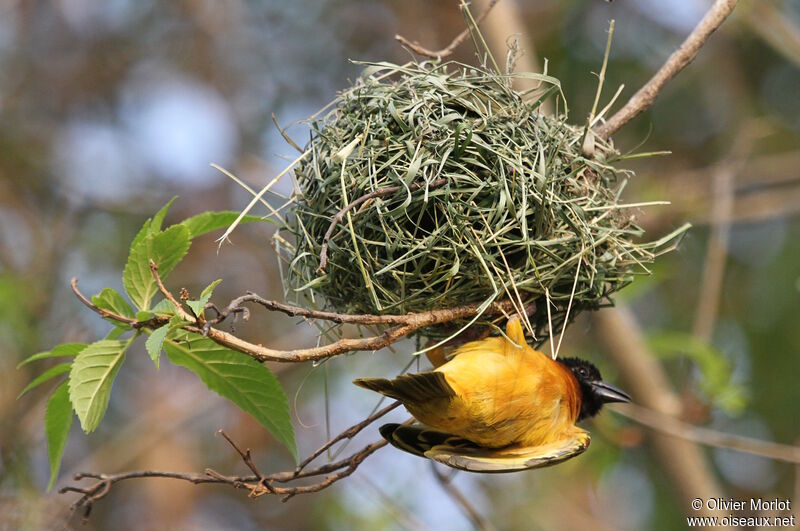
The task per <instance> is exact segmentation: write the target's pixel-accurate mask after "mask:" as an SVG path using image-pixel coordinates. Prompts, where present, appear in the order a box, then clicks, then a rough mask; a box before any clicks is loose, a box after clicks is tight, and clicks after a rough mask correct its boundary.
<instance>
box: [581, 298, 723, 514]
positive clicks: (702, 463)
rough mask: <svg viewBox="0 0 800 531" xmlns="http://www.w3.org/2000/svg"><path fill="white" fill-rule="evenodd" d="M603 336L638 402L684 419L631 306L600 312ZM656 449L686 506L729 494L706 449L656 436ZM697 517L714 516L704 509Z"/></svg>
mask: <svg viewBox="0 0 800 531" xmlns="http://www.w3.org/2000/svg"><path fill="white" fill-rule="evenodd" d="M593 320H594V323H595V325H596V326H595V330H596V331H597V337H598V339H599V340H600V341H601V343H603V345H604V346H605V350H606V352H608V354H609V356H611V358H612V359H613V360H614V364H615V366H616V367H617V368H618V369H619V371H620V377H621V378H622V380H623V381H624V382H625V386H626V388H627V389H628V390H629V391H630V394H631V396H633V397H634V400H635V401H636V402H637V403H639V404H641V405H642V406H644V407H646V408H648V409H651V410H654V411H657V412H659V413H661V414H664V415H668V416H670V417H680V416H681V412H682V409H683V408H682V405H681V402H680V399H679V398H678V396H676V395H675V393H674V392H673V391H672V390H671V388H670V384H669V380H668V378H667V375H666V373H665V371H664V369H663V367H661V365H660V364H659V362H658V361H657V358H656V357H655V356H654V355H653V353H652V352H650V349H649V348H648V346H647V343H646V341H645V338H644V335H643V334H642V330H641V328H640V327H639V325H638V324H637V323H636V320H635V318H634V316H633V314H632V313H631V311H630V310H629V309H628V308H626V307H625V306H623V305H621V304H619V305H618V306H617V307H616V308H609V309H605V310H600V311H597V312H594V316H593ZM651 442H652V446H653V451H654V453H655V455H656V457H657V458H658V459H659V461H660V462H661V463H663V470H664V472H665V474H666V475H667V478H668V479H669V480H670V483H671V484H672V486H673V487H674V491H675V493H676V495H677V496H678V498H679V499H680V500H681V502H682V503H683V505H681V507H689V505H688V503H689V501H690V500H691V499H693V498H701V499H709V498H712V497H719V496H724V492H725V491H724V490H723V489H722V487H721V486H720V484H719V483H718V482H717V480H716V478H715V476H714V473H713V471H712V470H711V468H710V466H709V464H708V461H707V460H706V459H705V456H704V455H703V452H702V450H701V449H700V447H699V446H697V445H696V444H694V443H692V442H689V441H687V440H685V439H681V438H676V437H673V436H668V435H663V434H660V433H654V434H652V436H651ZM692 514H693V515H696V516H714V513H713V511H710V510H708V509H707V508H705V507H703V508H701V509H700V510H699V511H697V512H696V513H692Z"/></svg>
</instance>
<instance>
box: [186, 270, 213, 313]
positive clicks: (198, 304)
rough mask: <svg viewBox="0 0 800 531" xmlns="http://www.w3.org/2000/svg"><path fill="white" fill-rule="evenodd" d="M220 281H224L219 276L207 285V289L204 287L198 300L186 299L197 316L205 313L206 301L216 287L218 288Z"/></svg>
mask: <svg viewBox="0 0 800 531" xmlns="http://www.w3.org/2000/svg"><path fill="white" fill-rule="evenodd" d="M220 282H222V279H221V278H218V279H217V280H215V281H214V282H212V283H211V284H209V285H208V286H206V289H204V290H203V292H202V293H200V298H199V299H198V300H196V301H186V305H187V306H188V307H189V308H191V309H192V311H193V312H194V315H195V316H196V317H200V316H202V315H203V310H204V309H205V307H206V303H207V302H208V300H209V299H210V298H211V294H212V293H214V288H216V287H217V285H218V284H219V283H220Z"/></svg>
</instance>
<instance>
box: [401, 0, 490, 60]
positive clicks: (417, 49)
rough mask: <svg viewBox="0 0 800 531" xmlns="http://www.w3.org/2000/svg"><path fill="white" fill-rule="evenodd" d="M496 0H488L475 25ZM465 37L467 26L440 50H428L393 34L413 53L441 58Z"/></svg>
mask: <svg viewBox="0 0 800 531" xmlns="http://www.w3.org/2000/svg"><path fill="white" fill-rule="evenodd" d="M497 2H499V0H489V4H488V5H487V6H486V9H484V10H483V13H481V14H480V15H478V17H477V18H476V19H475V24H476V25H480V23H481V22H483V20H484V19H485V18H486V15H488V14H489V11H491V10H492V8H493V7H494V6H495V4H497ZM467 37H469V28H467V29H465V30H464V31H462V32H461V33H459V34H458V35H456V37H455V38H454V39H453V40H452V42H450V44H448V45H447V46H445V47H444V48H442V49H441V50H429V49H428V48H425V47H424V46H422V45H421V44H419V43H418V42H416V41H414V42H411V41H409V40H408V39H406V38H405V37H403V36H402V35H395V36H394V38H395V40H396V41H397V42H399V43H400V44H402V45H403V46H406V47H408V48H409V49H410V50H411V51H413V52H414V53H416V54H418V55H424V56H425V57H430V58H431V59H441V58H443V57H447V56H449V55H452V54H453V52H454V51H455V49H456V48H458V46H459V45H460V44H461V43H462V42H464V41H465V40H466V39H467Z"/></svg>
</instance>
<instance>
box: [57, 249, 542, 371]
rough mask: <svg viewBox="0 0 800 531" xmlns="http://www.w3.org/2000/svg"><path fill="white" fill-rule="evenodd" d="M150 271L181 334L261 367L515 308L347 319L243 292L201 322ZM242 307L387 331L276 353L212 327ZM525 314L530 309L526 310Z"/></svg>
mask: <svg viewBox="0 0 800 531" xmlns="http://www.w3.org/2000/svg"><path fill="white" fill-rule="evenodd" d="M150 270H151V271H152V273H153V277H154V278H155V280H156V283H157V285H158V288H159V290H160V291H161V293H162V294H163V295H164V297H166V298H167V299H168V300H170V301H171V302H172V303H173V304H174V305H175V308H176V311H177V312H178V313H179V315H180V316H181V318H183V319H184V320H185V321H187V324H184V325H183V326H182V328H183V329H184V330H186V331H188V332H193V333H196V334H201V335H203V336H205V337H208V338H209V339H211V340H213V341H214V342H216V343H218V344H220V345H223V346H225V347H227V348H230V349H233V350H236V351H238V352H241V353H243V354H247V355H248V356H250V357H252V358H254V359H256V360H258V361H260V362H267V361H275V362H294V363H301V362H305V361H320V360H324V359H327V358H332V357H334V356H338V355H340V354H345V353H348V352H358V351H376V350H380V349H382V348H385V347H388V346H389V345H391V344H393V343H395V342H397V341H399V340H400V339H403V338H404V337H406V336H409V335H411V334H413V333H415V332H416V331H418V330H420V329H422V328H426V327H430V326H436V325H441V324H445V323H449V322H452V321H456V320H461V319H470V318H473V317H476V316H478V315H485V316H487V317H496V316H500V315H506V316H508V315H509V314H512V313H514V311H515V306H514V304H513V303H512V302H511V301H502V302H494V303H491V304H489V305H488V306H487V307H486V308H482V307H481V305H478V304H470V305H465V306H458V307H455V308H445V309H441V310H431V311H428V312H420V313H408V314H404V315H366V314H362V315H348V314H339V313H334V312H323V311H317V310H309V309H306V308H300V307H297V306H291V305H288V304H282V303H279V302H276V301H270V300H267V299H264V298H263V297H260V296H259V295H257V294H255V293H248V294H246V295H243V296H241V297H238V298H236V299H234V300H233V301H231V303H230V304H229V305H228V306H227V307H226V308H225V309H224V310H221V311H220V310H219V309H218V308H217V307H216V306H214V305H213V304H211V305H208V306H207V307H208V308H210V309H213V310H215V311H216V312H217V317H216V318H215V319H211V320H208V321H206V320H205V319H204V318H202V317H196V316H194V315H191V314H189V313H188V312H187V311H186V310H184V309H183V306H182V304H181V303H180V302H178V299H176V298H175V296H174V295H173V294H172V293H171V292H170V291H169V290H168V289H167V288H166V287H165V286H164V283H163V281H162V279H161V277H160V276H159V274H158V266H157V265H156V264H154V263H152V262H151V264H150ZM71 286H72V291H73V292H74V293H75V295H76V296H77V297H78V299H80V301H81V302H82V303H83V304H84V305H86V306H87V307H88V308H90V309H91V310H92V311H94V312H96V313H97V314H98V315H100V316H101V317H103V318H105V319H112V320H114V321H119V322H121V323H125V324H127V325H129V326H131V327H133V328H135V329H141V328H158V327H159V326H161V325H163V324H165V323H167V322H168V321H169V318H168V317H166V316H156V317H153V318H151V319H147V320H144V321H139V320H137V319H134V318H131V317H126V316H124V315H120V314H117V313H115V312H113V311H111V310H108V309H105V308H100V307H98V306H97V305H95V304H94V303H92V301H91V300H89V298H87V297H86V296H85V295H84V294H83V293H81V292H80V290H78V280H77V278H73V279H72V282H71ZM246 302H253V303H257V304H260V305H261V306H263V307H264V308H267V309H268V310H273V311H278V312H282V313H285V314H287V315H291V316H299V317H304V318H306V319H322V320H326V321H332V322H335V323H351V324H360V325H386V326H389V328H386V329H385V330H384V331H383V332H382V333H380V334H379V335H375V336H370V337H363V338H358V339H351V338H344V339H340V340H338V341H335V342H333V343H330V344H328V345H323V346H320V347H312V348H306V349H295V350H275V349H271V348H268V347H264V346H262V345H256V344H254V343H250V342H248V341H245V340H243V339H241V338H239V337H237V336H235V335H233V334H231V333H229V332H225V331H223V330H219V329H217V328H214V327H213V326H212V325H214V324H218V323H220V322H222V321H224V320H225V319H226V318H227V317H229V316H231V315H233V316H234V317H235V316H236V315H238V314H242V315H243V317H244V318H245V319H246V318H248V316H249V311H248V310H247V309H246V308H244V307H243V306H242V304H244V303H246ZM529 311H535V310H533V309H531V310H529Z"/></svg>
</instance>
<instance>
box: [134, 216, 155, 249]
mask: <svg viewBox="0 0 800 531" xmlns="http://www.w3.org/2000/svg"><path fill="white" fill-rule="evenodd" d="M152 223H153V220H152V219H151V218H147V220H146V221H145V222H144V223H142V227H141V228H140V229H139V232H137V233H136V236H134V237H133V241H132V242H131V249H133V248H134V246H136V245H138V244H139V243H141V242H142V241H143V240H144V239H145V238H147V236H149V235H150V225H151V224H152Z"/></svg>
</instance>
